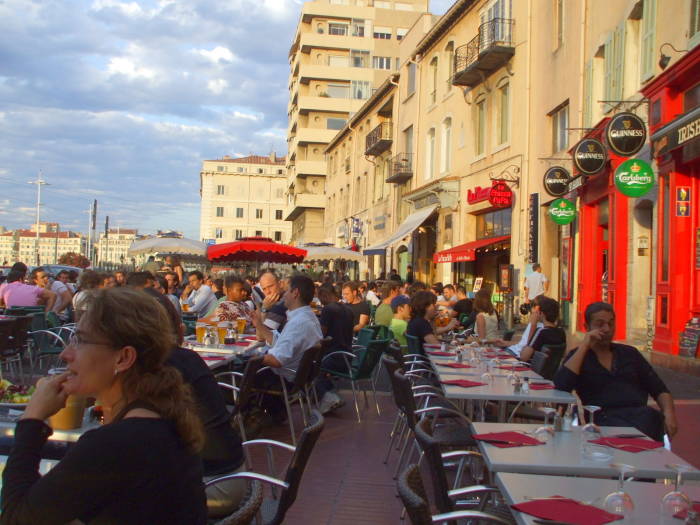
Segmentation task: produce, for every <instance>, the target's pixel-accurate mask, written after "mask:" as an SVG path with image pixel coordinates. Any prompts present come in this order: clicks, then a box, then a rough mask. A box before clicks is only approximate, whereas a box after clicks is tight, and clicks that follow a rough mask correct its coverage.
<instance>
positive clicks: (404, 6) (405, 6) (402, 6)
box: [394, 2, 413, 11]
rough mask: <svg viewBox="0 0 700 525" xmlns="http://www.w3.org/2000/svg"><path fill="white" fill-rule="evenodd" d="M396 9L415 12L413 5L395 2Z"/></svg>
mask: <svg viewBox="0 0 700 525" xmlns="http://www.w3.org/2000/svg"><path fill="white" fill-rule="evenodd" d="M394 9H396V10H397V11H413V6H412V5H411V4H404V3H403V2H394Z"/></svg>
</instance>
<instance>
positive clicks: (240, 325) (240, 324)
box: [236, 317, 248, 334]
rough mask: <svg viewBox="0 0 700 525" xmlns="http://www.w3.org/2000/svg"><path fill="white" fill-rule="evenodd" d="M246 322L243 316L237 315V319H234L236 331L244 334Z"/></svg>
mask: <svg viewBox="0 0 700 525" xmlns="http://www.w3.org/2000/svg"><path fill="white" fill-rule="evenodd" d="M247 324H248V322H247V321H246V319H245V317H239V318H238V319H236V331H237V332H238V333H239V334H244V333H245V328H246V325H247Z"/></svg>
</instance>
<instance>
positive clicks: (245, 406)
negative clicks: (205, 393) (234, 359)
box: [214, 356, 263, 441]
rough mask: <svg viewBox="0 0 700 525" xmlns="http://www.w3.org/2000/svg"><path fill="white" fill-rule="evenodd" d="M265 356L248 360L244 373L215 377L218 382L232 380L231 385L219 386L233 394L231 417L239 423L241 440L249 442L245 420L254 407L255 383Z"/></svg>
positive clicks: (222, 373)
mask: <svg viewBox="0 0 700 525" xmlns="http://www.w3.org/2000/svg"><path fill="white" fill-rule="evenodd" d="M262 363H263V356H255V357H251V358H250V359H248V362H247V363H246V365H245V369H244V370H243V373H241V372H220V373H218V374H216V375H215V376H214V377H215V378H216V380H217V381H219V380H220V379H224V378H230V379H231V383H225V382H222V381H219V386H220V387H221V388H223V389H225V390H228V391H229V392H231V393H232V394H233V411H232V412H231V417H232V418H233V419H234V420H236V421H237V424H238V429H239V431H240V433H241V439H242V440H243V441H247V439H248V438H247V436H246V431H245V424H244V423H245V421H244V420H245V418H246V416H247V415H248V414H249V413H250V409H251V408H252V407H253V397H254V396H253V383H254V381H255V375H256V374H257V373H258V370H260V368H262Z"/></svg>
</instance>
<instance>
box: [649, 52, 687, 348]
mask: <svg viewBox="0 0 700 525" xmlns="http://www.w3.org/2000/svg"><path fill="white" fill-rule="evenodd" d="M642 92H643V93H644V95H645V96H646V97H647V98H648V99H649V115H650V117H649V132H650V135H651V146H652V154H653V155H654V157H655V160H656V163H657V166H658V175H659V181H658V184H659V196H658V228H657V257H656V262H657V264H656V268H655V281H656V305H655V309H656V319H655V338H654V349H655V350H659V351H662V352H665V353H670V354H678V353H679V342H680V338H681V332H683V331H684V328H685V326H686V323H687V322H688V321H690V320H691V319H692V318H698V317H700V212H699V210H698V205H699V204H700V201H699V200H698V197H700V48H699V47H696V48H695V49H694V50H692V51H691V52H689V53H687V54H686V55H685V56H684V57H683V58H681V59H680V60H679V61H678V62H676V63H675V64H674V65H673V66H672V67H669V68H668V69H667V70H666V71H664V72H663V73H662V74H661V75H659V76H658V77H657V78H655V79H654V81H653V82H651V83H650V84H649V85H647V86H646V87H645V88H644V89H643V90H642ZM683 346H685V345H683ZM690 347H691V348H692V344H691V345H690ZM683 353H685V354H686V355H688V356H693V353H694V352H693V353H691V351H690V350H687V351H685V352H683Z"/></svg>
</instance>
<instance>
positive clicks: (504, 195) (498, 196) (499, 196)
mask: <svg viewBox="0 0 700 525" xmlns="http://www.w3.org/2000/svg"><path fill="white" fill-rule="evenodd" d="M489 202H490V203H491V206H494V207H496V208H510V207H511V206H512V205H513V191H512V190H511V189H510V186H508V183H507V182H506V181H504V180H495V181H493V184H492V185H491V191H490V192H489Z"/></svg>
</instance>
